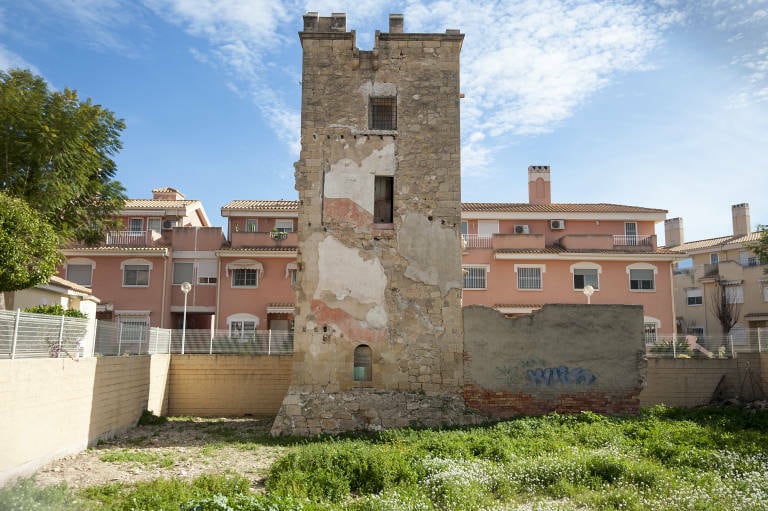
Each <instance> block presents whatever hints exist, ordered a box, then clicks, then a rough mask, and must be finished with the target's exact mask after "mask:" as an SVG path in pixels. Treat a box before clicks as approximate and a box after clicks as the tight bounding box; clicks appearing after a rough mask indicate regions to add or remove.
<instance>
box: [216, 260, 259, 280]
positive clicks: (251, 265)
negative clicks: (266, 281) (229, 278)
mask: <svg viewBox="0 0 768 511" xmlns="http://www.w3.org/2000/svg"><path fill="white" fill-rule="evenodd" d="M225 268H226V271H227V273H229V272H231V271H232V270H256V271H258V272H259V279H261V276H262V275H263V274H264V266H262V264H261V263H260V262H258V261H254V260H252V259H238V260H237V261H232V262H231V263H227V266H226V267H225Z"/></svg>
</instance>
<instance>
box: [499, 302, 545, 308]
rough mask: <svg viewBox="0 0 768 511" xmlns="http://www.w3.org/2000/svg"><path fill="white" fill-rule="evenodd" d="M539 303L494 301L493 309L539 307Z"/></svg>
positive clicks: (540, 306)
mask: <svg viewBox="0 0 768 511" xmlns="http://www.w3.org/2000/svg"><path fill="white" fill-rule="evenodd" d="M542 307H544V305H542V304H540V303H494V304H493V308H494V309H541V308H542Z"/></svg>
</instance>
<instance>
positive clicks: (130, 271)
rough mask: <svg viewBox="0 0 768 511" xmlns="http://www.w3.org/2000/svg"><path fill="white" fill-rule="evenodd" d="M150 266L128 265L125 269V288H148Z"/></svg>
mask: <svg viewBox="0 0 768 511" xmlns="http://www.w3.org/2000/svg"><path fill="white" fill-rule="evenodd" d="M148 285H149V265H146V264H126V265H125V267H124V268H123V286H148Z"/></svg>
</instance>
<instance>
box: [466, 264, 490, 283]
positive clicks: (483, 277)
mask: <svg viewBox="0 0 768 511" xmlns="http://www.w3.org/2000/svg"><path fill="white" fill-rule="evenodd" d="M463 272H464V289H486V288H487V284H488V282H487V269H486V268H485V267H484V266H467V267H465V268H463Z"/></svg>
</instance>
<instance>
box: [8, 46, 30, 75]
mask: <svg viewBox="0 0 768 511" xmlns="http://www.w3.org/2000/svg"><path fill="white" fill-rule="evenodd" d="M17 67H18V68H23V69H29V70H31V71H32V72H33V73H35V74H39V71H38V70H37V69H36V68H35V66H33V65H32V64H30V63H29V62H27V61H26V60H24V58H23V57H21V56H20V55H17V54H16V53H14V52H12V51H11V50H9V49H7V48H4V47H3V46H0V69H11V68H17Z"/></svg>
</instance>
